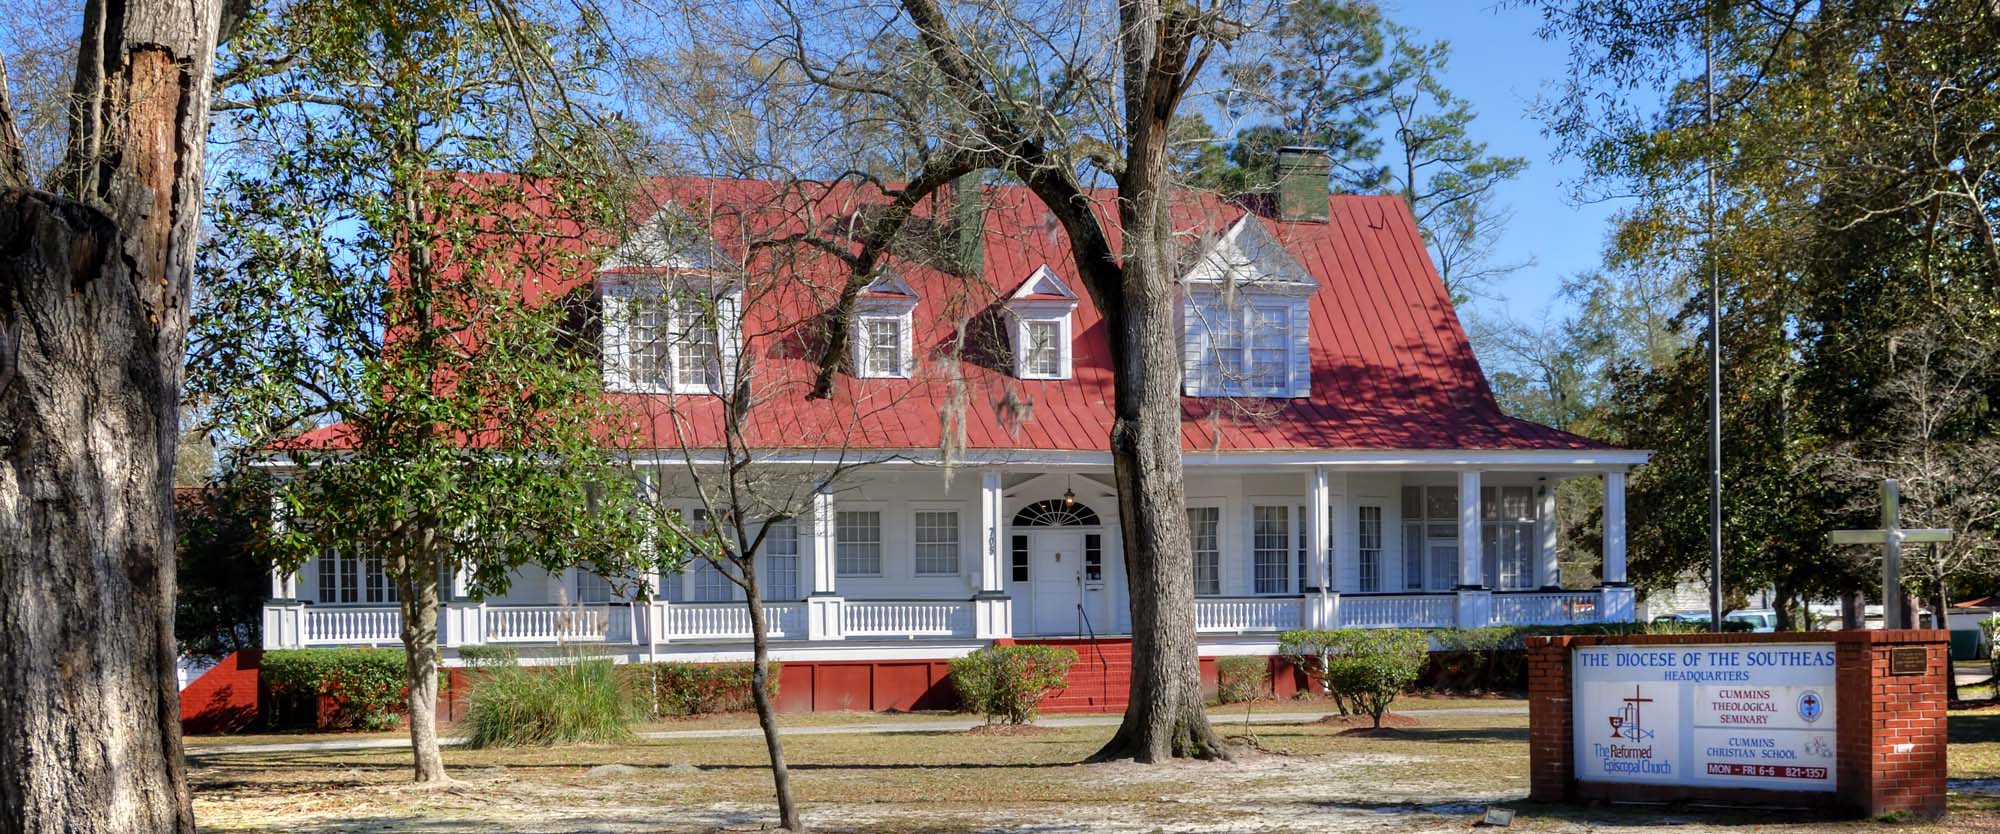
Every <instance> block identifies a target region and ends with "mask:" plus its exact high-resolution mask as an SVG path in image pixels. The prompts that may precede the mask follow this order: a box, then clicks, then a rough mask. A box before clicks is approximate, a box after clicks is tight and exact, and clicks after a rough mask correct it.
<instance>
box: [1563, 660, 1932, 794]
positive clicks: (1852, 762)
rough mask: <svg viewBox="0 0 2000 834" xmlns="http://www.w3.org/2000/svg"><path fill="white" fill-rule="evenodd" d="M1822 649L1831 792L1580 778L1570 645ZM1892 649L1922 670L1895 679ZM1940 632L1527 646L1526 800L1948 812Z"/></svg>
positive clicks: (1897, 676)
mask: <svg viewBox="0 0 2000 834" xmlns="http://www.w3.org/2000/svg"><path fill="white" fill-rule="evenodd" d="M1717 643H1730V644H1735V643H1749V644H1754V643H1821V644H1832V645H1833V647H1834V664H1835V667H1834V674H1835V692H1836V695H1835V697H1836V698H1837V699H1838V701H1837V706H1836V711H1837V714H1838V719H1837V720H1838V721H1839V725H1838V727H1837V728H1836V733H1837V741H1836V746H1837V750H1836V753H1837V756H1838V763H1837V765H1836V767H1837V775H1836V777H1835V778H1836V780H1837V783H1838V789H1837V790H1836V791H1835V792H1834V793H1832V794H1827V793H1813V792H1803V791H1777V790H1762V789H1741V788H1739V789H1727V788H1707V787H1680V786H1662V785H1632V784H1623V783H1620V784H1615V785H1614V784H1609V783H1593V782H1579V781H1577V779H1576V778H1575V774H1576V769H1575V762H1574V760H1573V756H1574V755H1575V746H1574V740H1575V738H1574V734H1573V733H1574V727H1573V725H1572V722H1573V720H1574V717H1575V712H1574V710H1573V709H1572V708H1571V706H1572V701H1571V699H1572V693H1571V691H1570V690H1571V683H1572V678H1571V675H1570V657H1571V654H1570V649H1572V648H1574V647H1578V646H1605V645H1614V646H1646V645H1676V646H1679V645H1697V646H1698V645H1710V644H1717ZM1896 649H1920V650H1922V651H1923V653H1924V672H1923V673H1922V674H1915V675H1892V674H1891V673H1890V660H1889V658H1890V655H1891V654H1892V653H1893V652H1894V651H1895V650H1896ZM1949 655H1950V646H1949V643H1948V642H1947V636H1946V634H1945V632H1942V631H1920V630H1893V631H1840V632H1812V633H1780V634H1693V635H1643V636H1631V637H1540V638H1534V639H1531V640H1530V641H1529V648H1528V697H1529V699H1530V703H1529V707H1528V722H1529V731H1528V737H1529V756H1530V762H1529V783H1530V789H1529V795H1530V797H1531V798H1532V799H1534V800H1536V801H1543V802H1560V801H1586V800H1610V801H1617V800H1629V801H1642V802H1657V801H1675V800H1701V801H1705V802H1707V801H1712V802H1726V803H1741V804H1751V805H1782V806H1792V807H1806V808H1815V809H1826V810H1835V811H1840V812H1844V813H1850V814H1855V815H1859V816H1876V815H1879V814H1887V813H1904V814H1910V815H1913V816H1921V817H1936V816H1942V815H1943V814H1944V808H1945V796H1944V774H1945V693H1946V689H1945V685H1944V675H1945V674H1946V672H1947V670H1948V668H1949V662H1950V661H1949Z"/></svg>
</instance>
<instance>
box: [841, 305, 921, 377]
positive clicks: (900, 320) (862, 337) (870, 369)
mask: <svg viewBox="0 0 2000 834" xmlns="http://www.w3.org/2000/svg"><path fill="white" fill-rule="evenodd" d="M912 319H913V316H912V315H911V314H910V311H907V310H906V311H902V312H894V313H860V314H857V315H856V316H855V317H854V375H855V376H858V377H861V378H862V379H907V378H909V376H910V369H911V365H912V363H911V361H910V357H911V355H912V352H913V351H912V349H911V341H912V337H911V335H910V325H911V320H912ZM882 323H889V324H893V325H895V326H896V361H895V367H892V368H886V369H881V368H876V367H875V366H874V365H873V363H872V362H871V361H870V359H871V357H870V352H871V350H872V348H873V343H872V342H871V341H870V339H869V336H870V333H869V329H870V326H871V325H873V324H882Z"/></svg>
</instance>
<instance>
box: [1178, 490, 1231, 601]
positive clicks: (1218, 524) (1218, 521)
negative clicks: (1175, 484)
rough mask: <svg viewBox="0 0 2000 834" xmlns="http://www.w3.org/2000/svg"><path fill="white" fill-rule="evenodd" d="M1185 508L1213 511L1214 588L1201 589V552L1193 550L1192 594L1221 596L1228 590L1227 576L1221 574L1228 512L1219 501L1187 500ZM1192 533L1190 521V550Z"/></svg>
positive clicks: (1192, 542)
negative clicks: (1193, 582) (1211, 589)
mask: <svg viewBox="0 0 2000 834" xmlns="http://www.w3.org/2000/svg"><path fill="white" fill-rule="evenodd" d="M1187 508H1188V510H1189V511H1190V512H1192V511H1194V510H1214V511H1215V552H1214V554H1213V565H1214V567H1215V590H1213V591H1203V590H1202V588H1201V569H1202V562H1201V556H1202V554H1201V553H1200V552H1199V551H1196V552H1194V553H1193V554H1192V555H1191V558H1190V559H1189V561H1190V562H1192V563H1193V564H1194V572H1195V587H1194V595H1195V596H1197V597H1217V596H1221V595H1223V594H1224V593H1226V592H1227V591H1228V590H1229V582H1228V577H1226V576H1224V575H1223V569H1222V554H1223V552H1224V551H1226V550H1227V549H1228V545H1229V529H1228V528H1229V517H1228V516H1229V514H1228V513H1227V512H1225V511H1224V509H1223V506H1222V502H1221V501H1189V502H1187ZM1190 522H1192V519H1190ZM1194 535H1195V531H1194V525H1193V524H1192V523H1190V524H1189V525H1188V548H1189V549H1190V550H1193V548H1194Z"/></svg>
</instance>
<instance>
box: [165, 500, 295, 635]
mask: <svg viewBox="0 0 2000 834" xmlns="http://www.w3.org/2000/svg"><path fill="white" fill-rule="evenodd" d="M270 521H271V493H270V485H269V483H268V481H267V480H266V479H265V478H262V477H260V476H258V475H256V474H253V473H248V472H242V471H236V472H231V473H229V474H228V475H227V476H225V477H224V478H222V479H220V480H217V481H216V482H215V483H213V484H208V485H205V486H201V487H189V488H181V489H176V490H175V491H174V533H175V535H176V536H177V537H178V546H177V548H176V553H175V571H174V640H175V642H176V643H178V644H179V646H180V650H181V652H182V653H183V654H187V655H190V656H193V657H201V658H208V659H220V658H222V657H224V656H226V655H228V654H229V653H230V652H234V651H238V650H241V649H249V648H256V647H258V646H260V645H261V644H262V643H261V640H260V638H259V636H258V635H259V632H260V629H261V628H262V626H263V606H264V600H265V598H266V597H268V596H269V595H270V593H271V583H270V575H271V562H270V558H271V557H270V554H269V552H268V549H267V547H266V545H265V531H266V529H267V528H268V527H269V526H270Z"/></svg>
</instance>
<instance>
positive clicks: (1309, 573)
mask: <svg viewBox="0 0 2000 834" xmlns="http://www.w3.org/2000/svg"><path fill="white" fill-rule="evenodd" d="M1332 506H1333V489H1332V484H1330V483H1328V479H1327V472H1326V467H1324V466H1315V467H1313V468H1312V471H1311V472H1309V473H1307V474H1306V517H1305V519H1304V522H1305V527H1306V586H1305V587H1304V588H1303V589H1301V590H1302V591H1303V592H1304V595H1305V605H1306V617H1305V625H1306V627H1307V628H1337V627H1339V624H1340V614H1339V610H1340V609H1339V604H1340V603H1339V596H1338V594H1336V593H1335V592H1334V582H1333V552H1332V550H1331V548H1330V547H1329V545H1330V544H1331V543H1332V540H1333V536H1332V535H1331V533H1332V531H1330V530H1328V529H1326V527H1327V525H1326V522H1327V519H1329V518H1331V517H1332V513H1331V507H1332Z"/></svg>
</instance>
